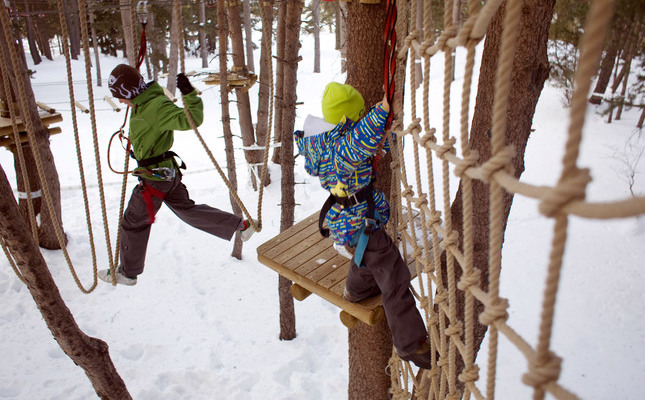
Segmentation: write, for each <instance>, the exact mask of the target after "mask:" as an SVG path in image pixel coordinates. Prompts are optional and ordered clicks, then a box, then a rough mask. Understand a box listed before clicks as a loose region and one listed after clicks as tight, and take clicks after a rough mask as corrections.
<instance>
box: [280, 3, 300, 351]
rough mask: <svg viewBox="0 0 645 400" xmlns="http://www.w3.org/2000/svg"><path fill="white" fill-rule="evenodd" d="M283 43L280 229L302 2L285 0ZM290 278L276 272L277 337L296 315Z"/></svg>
mask: <svg viewBox="0 0 645 400" xmlns="http://www.w3.org/2000/svg"><path fill="white" fill-rule="evenodd" d="M286 3H287V10H286V18H285V21H286V25H285V35H284V39H285V45H284V56H285V58H284V61H285V62H284V92H283V96H284V108H283V116H282V129H281V132H282V155H281V161H282V198H281V202H282V218H281V220H280V231H284V230H285V229H287V228H290V227H291V226H293V219H294V208H295V203H296V201H295V194H294V185H295V184H294V171H293V168H294V157H293V139H292V138H291V135H292V133H293V130H294V125H295V122H296V102H297V100H298V97H297V92H296V88H297V86H298V61H299V57H298V52H299V50H300V24H301V21H300V15H301V14H302V2H301V1H300V0H287V1H286ZM290 287H291V282H290V281H289V280H288V279H286V278H283V277H282V276H280V285H279V295H280V339H282V340H291V339H293V338H295V337H296V316H295V312H294V308H293V297H292V296H291V292H290V291H289V288H290Z"/></svg>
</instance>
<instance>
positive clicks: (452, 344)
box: [389, 0, 645, 400]
mask: <svg viewBox="0 0 645 400" xmlns="http://www.w3.org/2000/svg"><path fill="white" fill-rule="evenodd" d="M420 2H421V0H412V1H411V2H410V3H409V13H408V14H407V15H406V14H405V13H404V12H403V7H406V8H407V4H405V3H406V2H399V19H404V18H406V19H407V16H409V21H410V22H409V26H410V27H411V28H410V32H409V33H407V34H406V32H405V31H399V32H398V34H399V37H400V38H404V40H403V41H401V42H400V43H401V46H400V48H399V52H398V58H399V60H406V59H409V60H421V61H422V65H423V81H422V82H417V74H416V67H417V66H416V63H415V62H411V63H410V71H409V73H408V74H407V77H408V82H409V90H410V96H409V98H410V105H409V108H410V110H411V112H410V115H409V118H410V120H411V121H412V122H410V123H408V124H407V126H403V123H402V121H401V120H400V119H396V120H395V121H394V122H393V125H392V135H393V136H395V137H396V140H395V141H394V145H393V157H392V160H393V161H392V165H391V168H392V170H393V171H395V177H394V178H393V181H394V182H393V189H394V190H393V191H392V213H393V215H395V216H396V217H397V219H398V221H399V224H398V226H397V227H395V228H396V230H397V231H398V232H395V234H394V235H393V237H397V236H398V237H399V238H400V240H401V246H400V247H401V248H402V251H403V255H404V257H405V258H406V259H407V260H410V259H413V260H415V261H416V267H417V276H418V279H416V280H415V281H414V282H413V287H412V290H413V292H414V293H415V295H416V296H417V298H418V301H419V303H420V307H421V308H422V314H423V315H424V316H425V319H426V324H427V327H428V334H429V337H430V341H431V347H432V354H433V357H432V363H433V367H432V369H430V370H419V371H418V372H415V370H414V369H413V368H412V366H411V365H410V364H409V363H407V362H403V361H401V360H400V359H399V358H398V357H397V356H396V353H393V357H392V358H391V360H390V365H389V370H390V375H391V377H392V387H391V394H392V397H393V398H395V399H408V398H414V399H417V398H418V399H421V398H422V399H451V400H452V399H461V398H464V399H470V398H476V399H488V400H492V399H494V398H495V380H496V369H497V358H496V357H497V350H498V342H499V336H500V334H501V335H503V336H504V337H506V339H507V340H508V341H510V342H511V343H512V345H513V346H515V347H516V348H517V349H518V350H519V351H520V353H521V354H523V355H524V356H525V357H526V360H527V365H528V370H527V371H526V373H525V374H524V375H523V378H522V381H523V382H524V383H525V384H527V385H529V386H531V387H533V391H534V396H533V398H534V399H544V398H545V395H546V394H547V393H549V394H550V395H551V396H553V397H554V398H558V399H577V398H578V397H577V396H576V395H575V394H574V393H572V392H570V391H569V390H567V389H565V388H564V387H562V386H561V385H560V384H559V383H558V379H559V375H560V364H561V362H562V360H561V358H560V357H558V356H557V355H556V354H554V353H553V352H552V351H551V349H550V342H551V333H552V332H551V331H552V325H553V318H554V310H555V301H556V293H557V289H558V284H559V279H560V271H561V268H562V263H563V253H564V246H565V244H566V242H567V223H568V221H569V219H570V217H571V216H578V217H583V218H590V219H605V218H625V217H632V216H637V215H641V214H643V213H645V197H632V198H628V199H624V200H619V201H615V202H609V203H592V202H587V201H585V189H586V186H587V184H588V183H589V182H590V181H591V177H590V175H589V172H588V171H587V170H583V169H579V168H578V167H577V166H576V163H577V158H578V154H579V147H580V143H581V138H582V126H583V123H584V118H585V111H586V107H587V95H588V93H589V89H590V83H591V81H592V79H593V76H594V72H595V71H597V68H598V63H599V61H600V56H601V52H602V47H603V42H604V39H605V36H606V33H607V30H608V28H609V24H610V20H611V16H612V13H613V1H611V0H596V1H592V2H591V8H590V11H589V14H588V16H587V19H586V21H587V22H586V26H585V29H584V32H585V35H584V37H583V39H582V42H581V44H580V48H581V53H580V62H579V68H578V71H577V77H576V80H575V93H574V96H573V101H572V107H571V110H570V113H571V118H570V121H571V122H570V125H569V129H568V139H567V142H566V147H565V152H564V157H563V161H562V172H561V176H560V179H559V180H558V182H557V183H556V184H555V185H554V186H553V187H544V186H540V187H537V186H533V185H530V184H526V183H524V182H520V181H519V180H518V179H516V178H515V177H514V175H513V173H512V164H511V161H512V158H513V156H514V155H515V150H514V148H513V147H510V146H506V145H505V139H506V136H507V131H506V129H507V127H506V115H507V109H508V106H509V103H508V97H509V96H508V95H509V92H510V82H511V79H510V76H511V73H512V71H513V57H514V50H515V46H516V42H517V32H518V25H519V21H520V14H521V12H522V5H523V2H522V1H520V0H508V1H507V2H506V3H504V2H502V1H501V0H489V1H486V2H483V3H482V2H480V1H468V2H466V1H464V2H463V3H464V6H466V7H463V9H464V11H466V12H467V14H468V15H466V18H465V19H464V22H463V23H462V24H459V26H457V25H458V24H456V23H454V21H455V20H457V19H456V18H455V17H454V16H453V1H452V0H446V2H445V10H446V12H445V15H444V27H445V28H444V32H443V33H442V34H441V35H440V36H439V37H433V35H434V34H433V33H432V32H433V31H432V29H431V28H432V27H431V22H430V10H421V11H419V9H418V8H417V7H418V6H420V7H421V9H423V8H425V7H429V2H427V1H425V2H422V3H423V4H419V3H420ZM466 3H467V4H466ZM504 6H505V7H506V10H505V17H504V22H503V33H502V36H501V45H500V51H499V58H498V62H497V65H498V67H497V72H496V73H497V75H496V78H495V89H494V90H495V92H494V93H495V99H494V103H493V114H492V129H491V133H490V136H491V139H490V144H491V149H492V150H491V152H492V156H491V158H490V159H489V160H487V161H485V162H483V163H481V164H478V159H479V157H478V155H477V154H476V153H475V152H473V151H472V150H471V149H470V148H469V141H470V131H469V126H468V124H469V118H470V117H471V116H470V115H469V112H470V109H469V104H470V103H471V85H472V83H473V70H474V66H475V58H476V51H477V45H478V44H479V43H480V42H481V41H482V40H483V37H484V35H485V34H486V29H487V27H488V25H489V23H490V22H491V20H492V18H493V16H494V14H495V13H496V12H497V10H498V8H499V7H504ZM419 12H423V16H422V17H423V18H420V19H417V13H419ZM401 17H403V18H401ZM418 20H422V21H423V23H422V25H423V32H424V34H423V36H421V34H420V33H419V31H418V30H417V29H414V27H415V21H418ZM407 25H408V21H407V20H406V21H405V23H404V24H403V26H407ZM397 29H399V28H397ZM457 48H462V49H463V50H465V54H466V57H465V60H466V61H465V64H464V67H463V68H464V69H463V76H464V83H463V88H462V90H461V96H462V98H461V103H460V107H461V109H460V111H459V114H460V115H459V117H460V118H459V127H458V128H453V127H451V126H450V120H451V118H450V116H451V112H454V109H455V108H456V107H451V106H450V105H451V103H453V102H452V101H451V98H452V97H453V96H451V95H452V90H453V89H454V87H453V86H452V85H451V83H452V82H453V79H452V76H453V71H454V68H455V64H454V56H453V54H454V51H455V49H457ZM433 58H435V59H437V58H439V59H441V58H443V60H444V63H443V64H444V68H443V71H441V70H440V68H437V71H438V72H439V74H443V77H442V82H443V99H442V102H443V109H442V119H441V126H440V127H433V126H432V124H431V122H430V99H431V94H430V90H429V87H430V84H429V82H430V80H431V72H434V71H431V70H430V64H431V60H432V59H433ZM435 75H437V74H435ZM435 75H432V78H434V80H435V81H436V80H437V79H441V76H439V77H437V76H435ZM402 83H403V79H402V77H400V76H399V77H397V88H399V90H401V88H402V87H403V86H402ZM406 89H408V88H407V87H406ZM432 96H433V97H436V96H437V93H436V92H435V93H432ZM417 99H422V103H423V104H422V105H421V106H422V111H421V112H419V110H418V104H417ZM455 104H456V103H455ZM455 130H458V131H459V135H458V137H459V140H457V139H456V138H455V137H452V136H451V132H452V131H455ZM438 132H441V135H438V134H437V133H438ZM458 142H459V144H460V148H459V151H458V149H457V148H456V144H457V143H458ZM404 148H405V154H406V157H404ZM458 154H459V155H458ZM424 155H425V158H424ZM423 160H425V161H423ZM433 160H434V163H433ZM424 167H426V168H424ZM451 171H453V172H454V173H455V175H457V177H458V179H459V182H460V187H461V195H462V202H463V206H462V209H463V227H462V229H463V232H462V233H461V234H460V235H458V233H457V231H456V230H455V227H453V226H452V220H453V218H452V215H451V196H450V189H451V184H452V185H454V182H455V181H454V180H453V181H451V180H450V176H451V175H450V172H451ZM436 177H440V179H441V182H435V179H436ZM476 181H480V182H483V183H484V184H486V185H488V188H489V195H490V197H489V211H488V212H489V214H488V216H489V221H490V222H489V242H488V244H489V246H488V247H489V252H488V271H486V272H487V275H488V285H487V287H486V289H483V288H482V287H483V285H481V284H480V283H481V281H482V280H483V279H482V277H481V276H480V274H481V272H484V271H480V270H479V269H477V268H475V267H474V266H473V260H474V250H473V247H474V246H473V243H474V239H473V204H474V198H473V185H474V183H475V182H476ZM504 192H508V193H512V194H514V195H520V196H526V197H529V198H532V199H536V200H537V201H538V202H539V204H540V207H539V209H540V212H541V213H542V214H543V215H544V216H545V217H546V218H553V219H554V222H555V223H554V225H553V237H552V243H551V249H550V260H549V263H548V266H547V273H546V276H547V278H546V285H545V288H544V293H543V298H542V300H541V301H542V312H541V315H540V317H539V318H540V321H539V333H538V338H537V345H536V346H535V347H532V346H531V345H530V344H529V342H528V341H527V340H525V339H524V338H522V337H521V336H520V335H519V334H518V333H517V332H516V331H515V330H514V329H513V328H512V327H511V326H510V325H509V324H508V323H507V318H508V313H507V308H508V307H509V301H508V300H507V299H504V298H503V297H501V296H500V290H499V288H500V271H501V267H502V242H503V233H504V222H503V212H504V209H503V207H504V206H503V203H502V197H503V195H504ZM453 193H454V186H453ZM390 229H392V227H390ZM459 236H461V242H460V238H459ZM459 299H461V300H459ZM460 301H461V302H460ZM476 303H480V305H483V312H481V313H480V314H479V315H476V313H475V308H476V307H475V306H476ZM458 308H459V309H460V310H458ZM461 315H463V316H461ZM475 318H478V320H479V323H481V324H482V325H484V326H486V327H487V333H486V335H487V339H488V352H487V353H488V359H487V360H484V361H482V360H478V362H481V363H483V362H486V370H487V376H486V378H485V379H480V377H479V370H480V367H479V365H478V364H477V363H476V362H475V356H476V353H475V350H474V348H475V342H476V337H475V325H476V320H475Z"/></svg>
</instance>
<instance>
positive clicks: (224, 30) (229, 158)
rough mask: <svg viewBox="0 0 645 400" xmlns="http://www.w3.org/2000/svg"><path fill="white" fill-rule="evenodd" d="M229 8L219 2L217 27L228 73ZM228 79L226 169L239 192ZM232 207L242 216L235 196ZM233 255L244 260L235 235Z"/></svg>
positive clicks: (223, 84) (224, 82) (223, 81)
mask: <svg viewBox="0 0 645 400" xmlns="http://www.w3.org/2000/svg"><path fill="white" fill-rule="evenodd" d="M226 8H227V6H226V4H225V3H224V2H223V1H218V2H217V27H218V29H219V32H218V37H219V70H220V71H226V70H227V69H228V65H227V57H226V50H227V48H228V46H227V45H226V44H227V42H228V36H229V30H228V27H227V22H226V16H227V14H228V12H227V10H226ZM227 87H228V77H227V75H226V74H220V102H221V103H222V130H223V131H224V143H225V149H226V168H227V170H228V180H229V182H230V184H231V186H232V187H233V188H234V189H235V190H237V172H236V170H235V151H234V148H233V132H232V131H231V114H230V111H229V99H228V93H229V92H228V90H227V89H226V88H227ZM230 200H231V206H232V207H233V213H234V214H235V215H242V210H241V208H240V206H239V205H238V204H237V202H236V201H235V199H234V198H233V196H232V195H231V196H230ZM231 255H232V256H233V257H235V258H237V259H238V260H241V259H242V240H241V239H240V235H235V242H234V244H233V251H232V253H231Z"/></svg>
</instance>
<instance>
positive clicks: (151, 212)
mask: <svg viewBox="0 0 645 400" xmlns="http://www.w3.org/2000/svg"><path fill="white" fill-rule="evenodd" d="M141 186H143V201H144V202H145V203H146V210H147V211H148V223H149V224H151V225H152V223H154V222H155V205H154V202H153V201H152V196H154V197H156V198H158V199H161V200H163V198H164V197H165V196H166V193H164V192H162V191H161V190H157V189H155V188H153V187H152V186H150V185H146V183H145V180H142V181H141Z"/></svg>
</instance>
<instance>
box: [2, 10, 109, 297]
mask: <svg viewBox="0 0 645 400" xmlns="http://www.w3.org/2000/svg"><path fill="white" fill-rule="evenodd" d="M0 8H1V9H2V10H1V11H0V20H1V22H2V28H3V31H4V35H5V39H6V44H7V47H8V49H9V53H10V57H11V63H12V66H13V69H14V71H20V70H21V64H20V61H19V56H18V53H17V51H16V48H15V46H14V41H13V39H12V37H13V36H12V34H11V22H10V21H9V14H8V11H7V9H6V7H0ZM16 85H17V87H18V97H19V99H20V105H21V109H22V110H28V109H29V104H28V103H27V94H26V91H25V85H24V82H23V80H22V79H20V78H19V79H16ZM24 122H25V125H26V128H27V129H26V130H27V135H28V136H29V141H30V142H31V143H33V144H35V143H37V142H36V135H35V127H34V126H33V124H32V121H31V120H30V119H29V118H27V117H24ZM32 150H33V152H34V160H35V163H36V169H37V170H38V174H39V175H40V176H41V177H44V176H45V174H44V167H43V165H42V158H41V154H40V150H39V148H38V146H32ZM41 181H42V182H41V183H42V191H43V198H44V199H45V204H46V206H47V208H48V211H49V213H50V217H51V218H52V221H53V222H54V223H53V226H54V231H55V234H56V237H57V239H58V242H59V244H60V246H61V250H62V251H63V255H64V257H65V260H66V261H67V265H68V266H69V269H70V272H71V273H72V276H73V278H74V281H75V282H76V285H77V286H78V287H79V289H80V290H81V291H82V292H83V293H90V292H91V291H92V290H94V288H95V287H96V284H97V282H96V279H94V283H93V284H92V286H91V287H90V288H89V289H85V288H84V287H83V285H82V284H81V282H80V280H79V278H78V275H77V274H76V271H75V270H74V267H73V265H72V261H71V259H70V257H69V253H68V251H67V247H66V246H65V236H64V234H63V232H62V229H61V225H60V221H58V217H57V215H56V212H55V209H54V204H53V202H52V199H51V194H50V191H49V183H48V182H47V180H46V179H41Z"/></svg>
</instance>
